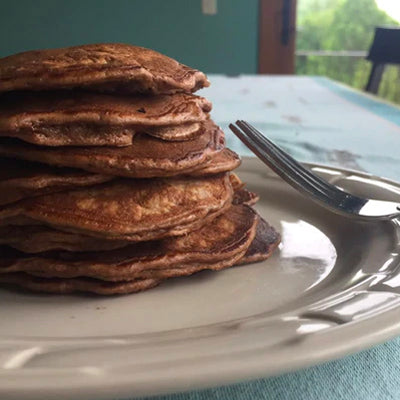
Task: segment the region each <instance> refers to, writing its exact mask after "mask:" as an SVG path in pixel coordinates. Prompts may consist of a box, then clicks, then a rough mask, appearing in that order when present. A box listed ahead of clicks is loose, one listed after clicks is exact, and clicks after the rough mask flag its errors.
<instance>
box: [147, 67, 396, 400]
mask: <svg viewBox="0 0 400 400" xmlns="http://www.w3.org/2000/svg"><path fill="white" fill-rule="evenodd" d="M209 78H210V80H211V83H212V86H211V87H210V88H207V89H205V90H203V91H200V92H199V94H201V95H204V96H206V97H207V98H208V99H210V100H211V101H212V102H213V106H214V108H213V111H212V117H213V118H214V120H215V121H216V122H217V123H218V124H219V125H220V126H221V127H222V128H223V129H224V131H225V132H226V136H227V143H228V146H229V147H230V148H232V149H233V150H235V151H237V152H238V153H240V154H241V155H251V152H250V151H249V150H248V149H247V148H246V147H245V146H244V145H243V144H242V143H241V142H240V141H239V140H238V139H236V137H234V136H233V135H232V134H231V133H230V132H229V129H228V125H229V123H231V122H234V121H235V120H237V119H245V120H247V121H249V122H250V123H252V124H254V125H255V126H256V127H257V128H259V129H260V130H261V131H263V132H264V133H266V134H267V135H268V136H269V137H271V138H272V139H273V140H274V141H276V142H277V143H278V144H279V145H281V146H282V147H283V148H285V149H286V150H287V151H288V152H290V153H291V154H292V155H294V156H295V157H296V158H297V159H299V160H301V161H310V162H317V163H323V164H329V165H335V166H340V167H345V168H351V169H356V170H361V171H367V172H369V173H372V174H376V175H380V176H385V177H387V178H391V179H394V180H400V150H399V149H400V108H397V107H395V106H393V105H391V104H388V103H386V102H384V101H381V100H378V99H376V98H375V97H372V96H369V95H366V94H364V93H361V92H358V91H355V90H353V89H350V88H348V87H346V86H343V85H341V84H339V83H336V82H333V81H331V80H329V79H327V78H322V77H300V76H289V77H285V76H273V77H272V76H271V77H269V76H239V77H226V76H220V75H211V76H210V77H209ZM399 398H400V338H397V339H394V340H392V341H390V342H387V343H385V344H381V345H378V346H376V347H374V348H372V349H370V350H366V351H363V352H361V353H359V354H355V355H352V356H348V357H346V358H344V359H342V360H336V361H331V362H329V363H325V364H323V365H320V366H316V367H312V368H308V369H305V370H302V371H297V372H293V373H289V374H285V375H282V376H279V377H272V378H266V379H261V380H257V381H253V382H246V383H239V384H236V385H231V386H227V387H222V388H216V389H207V390H201V391H196V392H191V393H183V394H176V395H167V396H157V397H154V398H153V399H156V400H205V399H224V400H225V399H226V400H261V399H263V400H264V399H265V400H267V399H268V400H278V399H279V400H280V399H284V400H292V399H293V400H294V399H296V400H303V399H304V400H306V399H307V400H313V399H318V400H319V399H329V400H331V399H335V400H336V399H337V400H342V399H343V400H354V399H363V400H377V399H379V400H386V399H399Z"/></svg>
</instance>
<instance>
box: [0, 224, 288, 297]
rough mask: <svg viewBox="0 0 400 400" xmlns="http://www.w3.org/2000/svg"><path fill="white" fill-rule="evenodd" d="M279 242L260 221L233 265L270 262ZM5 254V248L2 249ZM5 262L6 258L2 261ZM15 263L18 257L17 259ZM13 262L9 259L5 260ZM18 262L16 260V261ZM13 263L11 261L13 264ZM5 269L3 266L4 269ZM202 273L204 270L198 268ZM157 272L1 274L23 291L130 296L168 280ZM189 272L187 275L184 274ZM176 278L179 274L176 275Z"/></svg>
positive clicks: (164, 272)
mask: <svg viewBox="0 0 400 400" xmlns="http://www.w3.org/2000/svg"><path fill="white" fill-rule="evenodd" d="M279 242H280V236H279V234H278V233H277V232H276V231H275V230H274V229H273V228H272V227H271V226H270V225H269V224H268V223H267V222H266V221H264V220H262V219H261V221H259V223H258V224H257V229H256V236H255V238H254V239H253V241H252V242H251V244H250V246H249V248H248V250H247V251H246V253H245V255H244V256H243V257H242V258H241V259H239V260H237V261H236V262H234V263H233V264H234V265H243V264H248V263H250V262H257V261H262V260H265V259H267V258H268V257H269V256H270V255H271V254H272V252H273V251H274V249H276V247H277V246H278V244H279ZM2 251H4V248H3V249H2ZM3 260H4V258H3ZM14 260H15V258H14ZM4 262H5V263H7V262H8V263H10V259H9V260H7V261H3V265H7V264H4ZM14 262H15V261H14ZM11 263H12V261H11ZM3 268H4V267H3ZM202 269H204V268H202ZM199 270H201V269H199ZM168 271H173V272H172V274H174V273H175V271H176V268H175V269H174V268H170V269H162V270H160V271H158V272H159V275H158V276H159V277H163V276H166V275H167V274H168ZM156 272H157V271H155V272H154V270H153V278H147V279H146V278H144V279H139V278H137V279H134V280H131V281H117V282H112V281H104V280H100V279H95V278H85V277H78V278H42V277H37V276H33V275H31V274H28V273H25V272H7V273H3V274H0V282H1V283H3V284H11V285H15V286H19V287H21V288H26V289H30V290H33V291H39V292H49V293H62V294H65V293H72V292H91V293H97V294H102V295H112V294H127V293H134V292H138V291H141V290H146V289H149V288H151V287H154V286H157V285H158V284H160V283H161V282H163V281H164V280H165V278H158V279H157V278H156V276H157V275H156ZM181 272H183V273H182V274H181V275H180V276H187V275H191V274H193V273H195V272H197V270H196V269H195V267H193V268H188V267H186V269H185V270H184V271H181ZM185 273H186V275H185ZM173 276H176V275H173Z"/></svg>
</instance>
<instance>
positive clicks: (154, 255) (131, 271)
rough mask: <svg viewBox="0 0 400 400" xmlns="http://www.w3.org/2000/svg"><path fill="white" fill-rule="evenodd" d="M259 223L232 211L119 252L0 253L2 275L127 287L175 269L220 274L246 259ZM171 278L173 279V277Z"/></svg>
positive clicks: (245, 211)
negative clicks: (190, 229) (179, 233)
mask: <svg viewBox="0 0 400 400" xmlns="http://www.w3.org/2000/svg"><path fill="white" fill-rule="evenodd" d="M258 220H259V218H258V216H257V213H256V212H255V211H254V210H253V209H251V208H250V207H247V206H232V207H231V208H230V209H229V210H228V211H227V212H226V213H224V214H223V215H220V216H219V217H218V218H216V219H215V220H214V221H213V223H212V224H209V225H206V226H204V227H202V228H201V229H199V230H197V231H194V232H191V233H189V234H187V235H185V236H179V237H174V238H166V239H162V240H159V241H152V242H138V243H134V244H131V245H129V246H126V247H123V248H121V249H117V250H111V251H94V252H80V253H76V252H75V253H72V252H63V251H52V252H47V253H39V254H37V255H35V256H33V255H27V254H24V253H21V252H19V251H17V250H13V249H10V248H7V247H5V248H3V249H2V251H1V252H0V254H1V257H0V259H1V263H0V274H4V273H11V272H27V273H29V274H33V275H37V276H42V277H50V278H54V277H56V278H76V277H89V278H96V279H102V280H110V281H121V280H125V281H126V280H132V279H138V278H143V276H144V275H146V277H150V276H151V277H152V276H153V275H154V276H157V277H161V275H160V274H159V273H160V272H161V271H162V270H170V269H171V268H173V269H175V272H176V273H180V274H181V275H182V274H184V275H186V274H188V271H191V270H193V268H195V269H196V270H200V269H201V268H203V269H219V268H223V267H226V266H230V265H232V264H233V263H234V262H235V261H236V260H238V259H239V258H241V257H243V255H244V254H245V253H246V251H247V249H248V248H249V246H250V243H251V242H252V240H253V238H254V236H255V232H256V227H257V223H258ZM0 250H1V248H0ZM168 273H169V276H172V275H171V271H169V272H168ZM162 277H164V278H165V277H166V276H162Z"/></svg>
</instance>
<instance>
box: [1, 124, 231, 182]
mask: <svg viewBox="0 0 400 400" xmlns="http://www.w3.org/2000/svg"><path fill="white" fill-rule="evenodd" d="M223 147H224V135H223V132H222V131H221V130H220V129H219V128H218V126H217V125H215V124H214V123H213V122H212V121H211V120H209V121H207V122H205V123H204V125H203V134H202V135H201V136H199V137H197V138H195V139H192V140H189V141H184V142H165V141H163V140H160V139H156V138H153V137H151V136H148V135H145V134H139V135H137V136H135V138H134V141H133V144H132V145H131V146H126V147H106V146H102V147H52V148H48V147H43V146H35V145H32V144H28V143H23V142H20V141H17V140H13V139H2V141H1V142H0V154H1V155H4V156H10V157H16V158H21V159H28V160H31V161H40V162H44V163H46V164H51V165H57V166H62V167H72V168H80V169H84V170H86V171H90V172H94V173H99V174H106V175H114V176H124V177H131V178H149V177H162V176H174V175H183V174H190V172H191V171H193V170H198V169H203V168H204V167H205V166H207V167H208V168H209V170H207V171H203V172H202V174H203V175H205V174H210V173H215V172H216V171H215V170H214V168H213V167H212V165H209V164H210V162H211V156H213V155H214V154H215V153H218V152H220V151H221V150H222V149H223ZM225 163H226V164H232V161H228V162H226V161H225ZM219 164H221V163H219ZM220 169H221V168H220Z"/></svg>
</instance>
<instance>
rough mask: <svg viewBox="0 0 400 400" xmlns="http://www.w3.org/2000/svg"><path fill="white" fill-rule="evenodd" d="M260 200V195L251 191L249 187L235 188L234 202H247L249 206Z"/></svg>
mask: <svg viewBox="0 0 400 400" xmlns="http://www.w3.org/2000/svg"><path fill="white" fill-rule="evenodd" d="M258 200H260V197H259V196H258V194H257V193H254V192H250V191H249V190H247V189H239V190H235V194H234V196H233V200H232V204H246V205H248V206H254V204H256V203H257V201H258Z"/></svg>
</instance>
